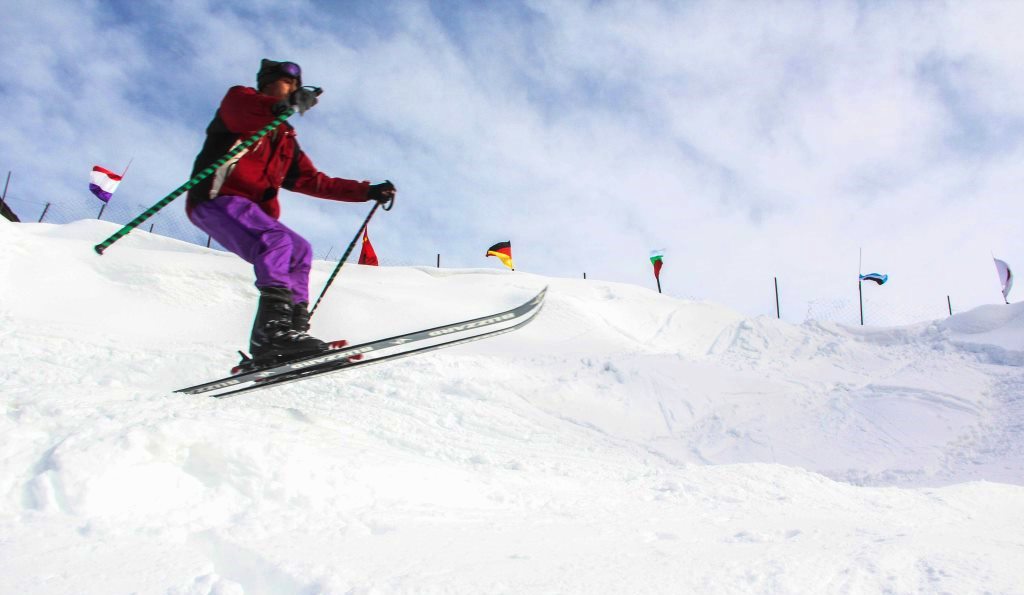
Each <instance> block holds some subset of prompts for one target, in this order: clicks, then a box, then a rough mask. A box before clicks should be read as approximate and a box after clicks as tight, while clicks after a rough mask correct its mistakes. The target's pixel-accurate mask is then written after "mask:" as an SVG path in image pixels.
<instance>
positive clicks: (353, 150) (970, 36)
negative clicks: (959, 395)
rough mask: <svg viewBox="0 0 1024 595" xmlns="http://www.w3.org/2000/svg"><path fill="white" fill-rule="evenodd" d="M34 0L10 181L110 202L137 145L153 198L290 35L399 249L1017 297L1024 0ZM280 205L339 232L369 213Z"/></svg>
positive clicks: (0, 89) (8, 87) (703, 280)
mask: <svg viewBox="0 0 1024 595" xmlns="http://www.w3.org/2000/svg"><path fill="white" fill-rule="evenodd" d="M12 4H13V5H12V6H8V7H6V8H5V13H6V18H5V19H4V21H3V23H0V37H2V39H3V40H4V41H3V43H4V51H3V52H0V67H2V68H3V71H4V72H5V73H7V76H5V77H3V78H2V79H0V105H3V106H4V108H5V111H6V112H7V113H8V114H9V116H8V118H7V121H6V122H5V124H4V134H3V135H0V169H2V170H9V171H12V172H13V176H12V181H11V188H10V191H9V194H10V196H12V197H14V198H20V199H24V200H33V201H36V202H38V203H41V202H46V201H50V200H54V201H57V202H60V203H62V204H64V205H65V206H67V208H73V207H74V206H75V205H79V207H80V208H81V209H82V210H83V212H90V211H91V210H93V209H96V208H97V204H98V203H97V202H96V199H95V198H94V197H93V196H92V195H91V194H89V193H88V190H87V182H86V179H87V173H88V171H89V169H90V168H91V167H92V166H93V165H103V166H105V167H108V168H111V169H120V168H123V167H124V166H125V165H127V164H128V163H129V161H131V163H132V165H131V169H130V171H129V174H128V176H127V177H126V179H125V181H124V183H123V184H122V185H121V187H120V188H119V189H118V193H117V194H116V195H115V199H114V200H115V201H119V202H120V203H121V204H122V205H123V208H128V207H131V206H132V205H138V208H136V209H135V211H134V212H135V213H137V212H139V211H141V210H143V208H144V207H146V206H149V205H150V204H153V203H155V202H156V201H158V200H159V199H160V198H162V197H163V196H164V195H166V194H167V193H168V192H170V191H171V190H173V189H174V188H176V187H178V186H180V185H181V184H182V183H183V182H184V181H186V180H187V179H188V175H189V173H190V170H191V164H192V161H193V160H194V158H195V155H196V153H197V152H198V150H199V148H200V146H201V144H202V140H203V134H204V130H205V127H206V125H207V124H208V123H209V120H210V118H211V117H212V115H213V112H214V110H215V109H216V106H217V104H218V103H219V101H220V99H221V97H223V95H224V93H225V92H226V90H227V89H228V88H229V87H230V86H232V85H236V84H245V85H253V84H254V83H255V74H256V71H257V69H258V67H259V61H260V59H261V58H270V59H275V60H291V61H294V62H297V63H299V64H301V65H302V67H303V73H304V75H303V79H304V82H305V83H306V84H312V85H317V86H320V87H322V88H323V89H324V94H323V95H322V96H321V100H320V103H319V105H317V106H316V107H315V108H314V109H313V110H311V111H310V112H309V113H307V114H305V115H304V116H302V117H294V118H293V119H292V120H293V122H292V123H293V124H294V125H295V127H296V129H297V130H298V133H299V140H300V142H301V144H302V146H303V148H304V149H305V150H306V152H307V153H308V154H309V156H310V157H311V158H312V160H313V162H314V163H315V164H316V165H317V167H318V168H320V169H321V170H322V171H324V172H326V173H328V174H329V175H332V176H337V177H344V178H351V179H367V180H371V181H374V182H377V181H380V180H383V179H389V180H391V181H393V182H394V183H395V184H396V185H397V187H398V190H399V194H398V200H397V202H396V206H395V209H394V210H393V211H391V212H387V213H380V214H378V215H376V216H375V218H374V220H373V222H372V223H371V227H370V233H371V238H372V240H373V243H374V247H375V248H376V251H377V254H378V255H379V256H380V257H381V259H382V261H383V262H384V264H393V265H433V264H434V263H435V259H436V255H437V254H440V255H441V261H442V266H446V267H486V268H500V267H501V265H500V263H498V262H497V261H496V259H494V258H490V259H487V258H485V257H484V253H485V251H486V249H487V248H488V247H489V246H491V245H492V244H494V243H496V242H499V241H505V240H509V241H511V242H512V247H513V256H514V258H515V262H516V267H517V270H520V271H528V272H534V273H539V274H543V275H551V276H560V277H580V276H582V275H583V274H584V273H586V275H587V277H588V278H590V279H600V280H605V281H619V282H624V283H632V284H637V285H642V286H645V287H649V288H651V289H654V287H655V284H654V278H653V274H652V268H651V265H650V262H649V260H648V257H649V254H650V252H651V251H652V250H662V251H663V252H664V255H665V256H664V263H665V266H664V269H663V270H662V276H661V282H662V288H663V290H664V291H665V293H667V294H670V295H673V296H677V297H684V298H692V299H697V300H707V301H712V302H716V303H720V304H723V305H726V306H729V307H731V308H734V309H736V310H738V311H740V312H742V313H744V314H747V315H775V293H774V284H775V279H776V278H777V279H778V285H779V292H780V306H781V312H782V317H783V318H784V319H786V320H790V321H794V322H800V321H802V320H803V319H804V318H805V317H806V316H815V317H822V318H832V319H837V320H839V319H841V320H840V321H842V322H855V321H856V318H857V299H858V293H857V285H856V280H857V273H858V270H860V271H861V272H864V273H867V272H881V273H886V274H888V275H889V276H890V281H889V283H887V284H886V285H884V286H882V287H877V286H875V285H873V284H871V285H867V286H865V287H864V298H865V304H866V305H865V309H866V318H867V321H868V323H869V324H872V323H874V324H883V323H898V322H910V321H919V320H926V319H933V318H939V317H942V316H944V315H946V314H947V313H948V310H947V308H948V307H949V305H951V306H952V308H953V310H954V312H955V311H963V310H965V309H968V308H972V307H975V306H978V305H982V304H991V303H999V302H1001V301H1002V296H1001V295H1000V293H999V285H998V281H997V278H996V272H995V267H994V266H993V263H992V257H993V255H995V256H997V257H999V258H1001V259H1003V260H1006V261H1007V262H1009V263H1010V266H1011V268H1014V267H1015V266H1024V264H1018V263H1024V239H1022V237H1021V234H1020V224H1021V217H1020V215H1021V213H1022V209H1021V207H1020V206H1019V192H1020V188H1021V187H1022V181H1024V165H1022V163H1024V159H1022V158H1024V144H1022V141H1021V139H1022V138H1024V134H1022V132H1024V104H1022V103H1021V102H1020V101H1019V97H1021V96H1022V91H1024V71H1022V69H1021V67H1020V66H1019V64H1020V59H1019V57H1020V56H1021V54H1022V52H1024V39H1021V37H1020V35H1019V31H1018V27H1017V24H1018V23H1020V22H1022V20H1024V4H1021V3H1013V2H984V1H982V2H947V3H940V2H920V3H918V2H839V1H837V2H778V3H749V2H685V3H680V2H664V3H659V2H643V3H637V2H582V1H565V2H518V3H516V2H507V3H489V2H477V3H473V2H458V3H456V2H390V3H359V2H352V3H341V2H339V3H326V2H325V3H317V2H289V3H287V4H284V3H275V2H259V1H249V2H244V3H242V2H222V1H218V2H208V1H203V0H186V1H182V2H175V3H156V2H152V3H150V2H131V3H129V2H124V3H119V2H87V1H78V2H75V1H55V2H42V3H12ZM282 201H283V216H282V220H283V221H284V222H285V223H286V224H288V225H289V226H291V227H293V228H294V229H296V230H297V231H299V232H300V233H301V234H303V235H305V236H306V237H308V238H309V239H310V240H311V241H312V242H313V244H314V247H315V250H316V252H317V254H318V255H323V254H325V253H327V252H328V250H332V251H333V257H334V258H337V256H338V254H339V253H340V251H341V250H342V249H343V248H344V246H346V245H347V244H348V242H349V241H350V240H351V238H352V236H353V235H354V234H355V231H356V229H357V228H358V226H359V224H360V222H361V221H362V219H363V218H364V217H365V215H366V213H367V211H368V207H366V206H365V205H359V204H347V203H336V202H331V201H323V200H318V199H313V198H309V197H304V196H300V195H296V194H290V193H287V192H285V193H283V199H282ZM167 209H168V210H169V211H171V212H172V213H173V214H176V216H179V217H180V216H181V212H182V211H183V209H184V204H183V200H182V201H179V202H176V203H173V204H172V205H171V206H169V207H167ZM129 210H131V209H129ZM132 214H134V213H132ZM130 216H131V215H128V216H127V217H125V220H127V219H128V218H130ZM160 216H164V215H163V214H161V215H160ZM102 239H104V238H97V241H100V240H102ZM1018 291H1020V290H1018ZM947 296H948V301H947ZM1015 297H1016V296H1015V293H1014V292H1011V294H1010V301H1014V298H1015Z"/></svg>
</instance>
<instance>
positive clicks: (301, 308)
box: [292, 302, 309, 333]
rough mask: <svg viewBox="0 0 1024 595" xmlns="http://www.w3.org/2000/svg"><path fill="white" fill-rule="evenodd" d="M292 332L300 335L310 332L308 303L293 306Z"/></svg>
mask: <svg viewBox="0 0 1024 595" xmlns="http://www.w3.org/2000/svg"><path fill="white" fill-rule="evenodd" d="M292 330H293V331H298V332H300V333H305V332H308V331H309V304H307V303H306V302H301V303H298V304H295V305H294V306H292Z"/></svg>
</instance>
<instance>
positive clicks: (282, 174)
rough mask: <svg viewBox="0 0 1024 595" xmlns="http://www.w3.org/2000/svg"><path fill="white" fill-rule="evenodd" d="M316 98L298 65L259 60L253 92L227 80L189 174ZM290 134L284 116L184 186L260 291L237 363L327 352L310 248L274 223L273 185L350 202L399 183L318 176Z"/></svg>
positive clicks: (198, 215) (192, 214)
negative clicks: (312, 294)
mask: <svg viewBox="0 0 1024 595" xmlns="http://www.w3.org/2000/svg"><path fill="white" fill-rule="evenodd" d="M318 95H319V89H312V88H309V87H303V86H302V70H301V69H300V68H299V65H298V64H295V63H294V62H275V61H273V60H267V59H264V60H263V61H262V63H261V64H260V70H259V73H258V74H257V75H256V89H253V88H251V87H245V86H235V87H231V88H230V89H228V92H227V95H225V96H224V99H222V100H221V103H220V109H218V110H217V112H216V114H215V115H214V117H213V120H212V121H211V122H210V125H209V126H208V127H207V129H206V142H205V143H204V144H203V148H202V150H201V151H200V152H199V155H198V156H197V157H196V161H195V165H194V167H193V168H192V175H193V176H195V175H196V174H197V173H198V172H200V171H202V170H203V169H205V168H206V167H207V166H209V165H211V164H213V163H214V162H215V161H216V160H217V159H218V158H220V157H221V156H222V155H224V154H225V153H227V152H228V151H229V150H231V148H232V147H234V146H235V145H236V144H238V143H240V142H242V141H244V140H245V139H246V138H248V137H250V136H252V135H253V134H255V133H256V132H257V131H259V130H260V129H262V128H263V127H264V126H266V125H267V124H270V122H271V121H273V120H274V118H276V117H277V116H278V115H280V114H282V113H284V112H285V111H287V110H288V109H289V108H292V109H295V110H296V111H297V112H299V114H300V115H302V114H305V112H306V111H308V110H309V109H310V108H312V107H313V106H314V105H316V104H317V96H318ZM295 136H296V135H295V129H294V128H292V126H291V125H290V124H288V123H287V122H283V123H282V124H281V125H279V126H278V127H277V128H276V129H274V130H273V131H271V132H270V133H269V134H267V135H266V136H264V137H263V138H261V139H260V140H259V141H258V142H257V143H256V144H255V145H253V146H252V147H250V148H249V149H247V150H246V151H244V152H242V153H241V154H240V155H239V156H236V157H235V158H233V159H231V160H230V161H228V162H227V163H225V164H224V165H222V166H221V167H220V168H219V169H217V171H216V172H215V173H214V174H213V175H212V176H209V177H207V178H206V179H205V180H203V181H202V182H200V183H199V184H197V185H196V186H195V187H193V188H192V189H190V190H189V192H188V201H187V204H186V212H187V213H188V218H189V220H191V221H192V223H194V224H195V225H196V226H197V227H199V228H200V229H202V230H203V231H204V232H206V233H207V234H209V235H210V237H212V238H213V239H215V240H217V241H218V242H219V243H220V244H221V245H222V246H224V247H225V248H227V249H228V250H230V251H231V252H233V253H235V254H237V255H238V256H240V257H242V258H243V259H244V260H245V261H246V262H248V263H250V264H252V265H253V269H254V270H255V273H256V287H257V289H259V292H260V297H259V304H258V306H257V309H256V319H255V321H254V322H253V327H252V333H251V335H250V339H249V350H250V353H251V354H252V360H251V361H249V360H247V359H246V358H244V356H243V362H242V366H243V368H244V367H246V365H247V364H251V365H254V366H256V367H260V366H264V365H269V364H271V363H274V362H275V361H280V360H286V359H290V358H293V357H300V356H303V355H309V354H312V353H317V352H319V351H323V350H325V349H327V344H326V343H324V342H323V341H321V340H319V339H317V338H314V337H312V336H310V335H309V334H307V332H306V331H308V330H309V306H308V305H309V270H310V266H311V264H312V257H313V252H312V248H311V247H310V244H309V242H308V241H306V240H305V239H304V238H303V237H302V236H300V235H299V234H297V233H295V232H294V231H292V230H291V229H289V228H288V227H286V226H285V225H284V224H282V223H281V222H280V221H278V216H279V215H280V209H281V207H280V204H279V203H278V199H277V192H278V190H279V189H280V188H282V187H283V188H285V189H287V190H291V191H293V192H299V193H302V194H307V195H310V196H315V197H318V198H326V199H330V200H340V201H346V202H366V201H369V200H376V201H378V202H381V203H384V202H387V201H389V200H391V199H392V198H394V196H395V191H396V190H395V186H394V185H393V184H392V183H391V182H389V181H385V182H382V183H379V184H373V185H371V184H370V183H369V182H368V181H362V182H357V181H355V180H347V179H343V178H332V177H329V176H327V175H325V174H323V173H322V172H320V171H318V170H317V169H316V167H314V166H313V162H312V161H310V159H309V157H307V156H306V154H305V153H304V152H303V151H302V149H301V148H300V147H299V144H298V142H297V141H296V138H295Z"/></svg>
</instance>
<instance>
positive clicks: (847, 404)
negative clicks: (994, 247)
mask: <svg viewBox="0 0 1024 595" xmlns="http://www.w3.org/2000/svg"><path fill="white" fill-rule="evenodd" d="M115 229H116V227H114V226H112V225H109V224H106V223H103V222H96V221H83V222H78V223H75V224H71V225H66V226H53V225H38V224H22V225H13V224H8V223H6V222H3V221H0V232H2V233H0V273H2V274H3V278H4V279H5V283H4V284H3V285H2V286H0V356H2V357H3V360H4V361H5V362H7V363H8V365H7V366H5V368H4V369H3V370H0V386H2V389H3V390H2V395H3V400H2V404H3V408H4V409H3V415H2V416H0V436H2V438H0V455H2V456H0V592H3V593H29V592H31V593H68V592H75V593H119V592H138V593H174V594H203V595H207V594H209V595H212V594H241V593H246V594H249V593H254V594H259V593H296V594H298V593H448V592H454V593H485V592H486V593H669V592H671V593H677V592H701V593H747V592H749V593H806V592H828V593H859V592H893V593H916V592H927V593H931V592H956V593H972V592H978V593H980V592H992V593H1020V592H1024V589H1022V585H1024V564H1021V560H1024V487H1022V485H1024V305H1021V304H1013V305H1010V306H1005V305H999V306H993V307H983V308H979V309H978V310H976V311H972V312H968V313H964V314H959V315H957V316H954V317H951V318H949V319H947V320H942V321H933V322H926V323H920V324H918V325H912V326H908V327H899V328H861V327H853V328H851V327H844V326H841V325H835V324H832V323H828V322H808V323H805V324H803V325H799V326H794V325H790V324H786V323H783V322H780V321H777V320H775V319H772V318H767V317H759V318H753V319H750V318H745V317H743V316H741V315H739V314H737V313H735V312H732V311H729V310H728V309H725V308H722V307H720V306H716V305H714V304H708V303H699V302H690V301H683V300H676V299H672V298H669V297H665V296H661V295H658V294H656V293H653V292H651V291H649V290H646V289H641V288H638V287H632V286H627V285H619V284H612V283H601V282H595V281H581V280H565V279H548V278H542V277H537V276H533V275H529V274H526V273H521V272H517V273H506V272H503V271H498V270H487V269H481V270H455V271H452V270H443V269H442V270H437V269H430V268H425V267H423V268H417V267H411V268H379V269H378V268H373V267H359V266H356V265H346V268H344V269H343V271H342V274H341V275H340V276H339V278H338V280H337V282H336V283H335V284H334V286H333V287H332V290H331V291H332V293H329V294H328V296H327V298H326V299H325V300H324V302H323V303H322V304H321V310H320V311H318V313H317V316H316V317H314V328H313V330H314V332H316V334H318V335H320V336H322V337H324V338H332V339H333V338H340V337H343V336H344V337H346V338H348V339H350V340H352V341H362V340H367V339H372V338H377V337H380V336H388V335H390V334H395V333H399V332H403V331H407V330H413V329H417V328H423V327H427V326H433V325H436V324H441V323H446V322H452V321H456V320H461V319H465V318H468V317H471V316H480V315H485V314H489V313H492V312H495V311H498V310H501V309H504V308H507V307H509V306H511V305H515V304H518V303H519V302H521V301H522V299H524V298H525V297H527V296H529V295H531V294H532V293H534V292H535V291H536V290H537V289H539V288H540V287H542V286H544V285H550V286H551V289H550V291H549V295H548V299H547V303H546V305H545V307H544V310H543V311H542V312H541V314H540V316H539V318H538V319H537V320H536V321H534V322H532V323H531V324H530V325H528V326H526V327H524V328H523V329H521V330H518V331H516V332H515V333H512V334H510V335H504V336H502V337H499V338H495V339H492V340H487V341H482V342H478V343H473V344H470V345H466V346H461V347H456V348H452V349H449V350H445V351H440V352H437V353H434V354H429V355H424V356H417V357H414V358H410V359H407V360H401V361H398V362H394V363H388V364H382V365H379V366H371V367H367V368H363V369H357V370H353V371H350V372H347V373H342V374H334V375H329V376H326V377H322V378H318V379H315V380H309V381H304V382H299V383H293V384H289V385H285V386H282V387H280V388H275V389H268V390H265V391H259V392H256V393H253V394H250V395H245V396H241V397H238V398H235V399H228V400H224V401H218V400H216V399H210V398H206V397H202V396H194V397H185V396H182V395H178V394H174V393H172V392H171V391H172V390H173V389H174V388H180V387H182V386H186V385H189V384H194V383H195V382H199V381H201V380H204V379H208V378H213V377H216V376H220V375H222V374H223V373H224V371H225V370H226V369H227V368H229V367H230V366H231V365H232V364H233V363H234V361H235V359H234V357H233V356H232V353H233V350H234V349H236V348H237V347H238V346H241V345H243V344H244V341H245V340H246V338H247V333H248V328H249V325H250V323H251V316H252V310H253V308H254V304H255V296H256V292H255V289H254V288H253V287H252V280H251V272H250V271H249V269H248V266H247V265H245V264H244V263H242V262H241V261H240V260H238V259H235V258H234V257H231V256H230V255H225V254H223V253H218V252H214V251H209V250H206V249H203V248H200V247H196V246H191V245H188V244H183V243H181V242H177V241H174V240H170V239H167V238H162V237H158V236H152V235H150V234H147V233H144V232H134V233H133V234H131V235H130V236H128V237H126V238H125V239H123V240H122V241H121V242H119V243H118V244H117V245H116V246H115V247H112V248H111V249H110V250H109V251H108V253H107V254H106V255H104V256H103V257H102V258H100V257H98V256H97V255H96V254H94V253H93V252H92V251H91V246H92V244H94V243H96V242H97V241H99V240H100V239H103V238H105V237H107V236H108V235H109V234H110V233H111V232H112V231H113V230H115ZM332 268H333V263H326V262H318V263H316V265H315V270H314V276H313V280H312V289H313V291H314V295H315V294H316V292H317V291H319V289H320V288H321V287H322V284H323V282H324V281H325V280H326V277H327V275H328V274H329V272H330V270H331V269H332Z"/></svg>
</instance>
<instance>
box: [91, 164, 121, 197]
mask: <svg viewBox="0 0 1024 595" xmlns="http://www.w3.org/2000/svg"><path fill="white" fill-rule="evenodd" d="M120 183H121V176H119V175H118V174H115V173H114V172H112V171H110V170H109V169H106V168H103V167H100V166H98V165H94V166H93V168H92V172H91V173H90V174H89V190H90V191H92V193H93V194H95V195H96V198H98V199H100V200H102V201H103V202H109V201H110V197H111V196H113V195H114V191H115V190H117V185H118V184H120Z"/></svg>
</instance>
